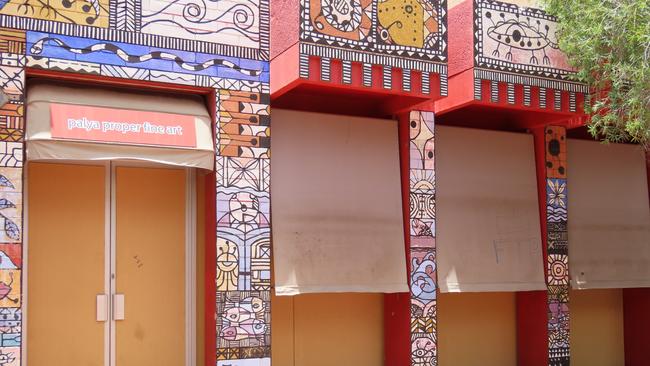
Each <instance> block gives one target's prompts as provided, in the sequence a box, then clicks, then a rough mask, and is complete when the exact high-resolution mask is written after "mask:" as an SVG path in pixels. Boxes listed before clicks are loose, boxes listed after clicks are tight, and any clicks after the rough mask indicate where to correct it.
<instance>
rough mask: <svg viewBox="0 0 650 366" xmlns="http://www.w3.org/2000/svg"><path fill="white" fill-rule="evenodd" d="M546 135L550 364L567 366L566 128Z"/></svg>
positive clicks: (552, 129) (554, 128) (550, 130)
mask: <svg viewBox="0 0 650 366" xmlns="http://www.w3.org/2000/svg"><path fill="white" fill-rule="evenodd" d="M544 132H545V133H544V136H545V141H544V142H545V154H546V224H547V229H546V230H547V231H546V234H547V242H546V252H547V258H546V284H547V288H548V352H549V365H550V366H568V365H569V363H570V343H569V248H568V233H567V196H568V192H567V171H566V169H567V165H566V163H567V155H566V154H567V151H566V148H567V141H566V129H565V128H564V127H560V126H547V127H546V128H545V131H544Z"/></svg>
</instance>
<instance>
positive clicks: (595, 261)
mask: <svg viewBox="0 0 650 366" xmlns="http://www.w3.org/2000/svg"><path fill="white" fill-rule="evenodd" d="M567 147H568V166H569V170H568V172H567V173H568V182H569V183H568V189H569V190H570V191H571V197H570V199H569V202H568V209H569V212H568V215H569V220H568V221H569V224H568V226H569V243H570V245H569V268H570V270H571V284H572V286H573V288H581V289H586V288H621V287H650V205H649V204H648V182H647V175H646V160H645V154H644V152H643V150H642V149H641V148H639V147H638V146H636V145H623V144H609V145H604V144H601V143H599V142H595V141H581V140H568V146H567Z"/></svg>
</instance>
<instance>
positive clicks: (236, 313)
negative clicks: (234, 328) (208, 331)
mask: <svg viewBox="0 0 650 366" xmlns="http://www.w3.org/2000/svg"><path fill="white" fill-rule="evenodd" d="M223 317H224V318H225V319H226V320H227V321H228V322H229V323H230V324H239V323H241V322H243V321H245V320H248V319H252V318H253V314H251V312H250V311H248V310H246V309H244V308H243V307H233V308H230V309H228V310H226V312H225V314H224V315H223Z"/></svg>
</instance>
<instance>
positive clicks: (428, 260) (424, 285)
mask: <svg viewBox="0 0 650 366" xmlns="http://www.w3.org/2000/svg"><path fill="white" fill-rule="evenodd" d="M409 127H410V128H409V130H410V140H411V142H410V150H409V156H410V157H409V162H410V163H409V175H410V184H409V196H410V225H409V227H410V251H409V261H410V266H409V268H410V274H409V277H410V279H409V281H410V290H411V365H413V366H435V365H436V364H437V352H438V351H437V335H436V290H437V287H438V286H437V277H436V239H435V235H436V224H435V222H436V178H435V164H434V163H435V154H434V116H433V113H432V112H420V111H412V112H411V113H410V116H409Z"/></svg>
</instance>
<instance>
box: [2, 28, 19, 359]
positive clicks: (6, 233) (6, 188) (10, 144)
mask: <svg viewBox="0 0 650 366" xmlns="http://www.w3.org/2000/svg"><path fill="white" fill-rule="evenodd" d="M0 52H1V53H0V89H2V92H3V93H4V94H5V95H6V96H7V97H8V102H7V103H6V104H5V105H4V106H2V108H0V146H1V148H0V240H1V241H0V335H1V337H0V364H2V365H9V366H14V365H20V364H21V349H22V308H21V307H22V274H23V273H22V252H23V250H22V249H23V248H22V238H23V232H22V229H23V187H22V176H23V171H22V167H23V138H24V127H25V123H24V93H23V92H24V85H25V69H24V67H25V32H24V31H20V30H13V29H0Z"/></svg>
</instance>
